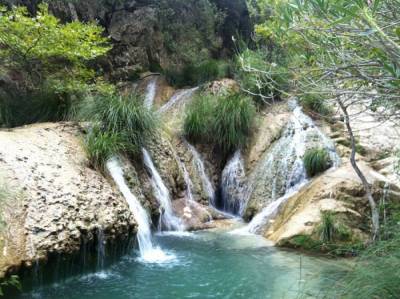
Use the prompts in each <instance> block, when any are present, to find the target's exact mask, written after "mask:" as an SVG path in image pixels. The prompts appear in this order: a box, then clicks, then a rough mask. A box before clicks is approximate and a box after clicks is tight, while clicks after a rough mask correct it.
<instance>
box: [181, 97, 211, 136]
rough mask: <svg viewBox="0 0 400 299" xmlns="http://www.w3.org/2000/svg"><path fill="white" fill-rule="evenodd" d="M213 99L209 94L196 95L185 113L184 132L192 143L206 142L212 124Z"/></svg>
mask: <svg viewBox="0 0 400 299" xmlns="http://www.w3.org/2000/svg"><path fill="white" fill-rule="evenodd" d="M214 108H215V99H214V98H213V97H212V96H211V95H209V94H198V95H196V96H195V97H194V99H193V101H192V104H191V105H189V107H188V108H187V111H186V117H185V121H184V132H185V135H186V137H187V138H188V139H190V140H192V141H196V140H198V141H203V142H204V141H208V140H209V139H210V133H211V131H210V128H211V127H210V126H211V125H212V123H213V113H214Z"/></svg>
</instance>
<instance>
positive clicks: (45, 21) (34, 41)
mask: <svg viewBox="0 0 400 299" xmlns="http://www.w3.org/2000/svg"><path fill="white" fill-rule="evenodd" d="M0 12H1V13H0V43H1V45H2V47H1V48H0V53H1V55H2V56H3V57H9V58H11V59H18V60H21V59H22V60H23V61H27V60H40V61H41V62H44V63H51V61H50V59H52V58H54V59H55V58H58V59H60V58H63V59H66V60H68V61H69V62H71V63H74V64H81V63H82V61H88V60H92V59H94V58H96V57H98V56H101V55H104V54H106V53H107V52H108V50H110V48H111V47H110V46H109V45H108V39H107V38H105V37H102V34H103V29H102V28H101V27H100V26H98V25H96V24H94V23H88V24H84V23H81V22H78V21H74V22H71V23H66V24H62V23H60V21H59V20H58V19H57V18H56V17H55V16H53V15H51V14H50V13H49V11H48V6H47V5H46V4H40V5H39V9H38V12H37V15H36V16H35V17H32V16H30V15H29V13H28V10H27V8H26V7H23V6H19V7H13V9H12V10H9V11H7V10H6V8H4V7H2V8H1V10H0ZM16 56H17V57H16Z"/></svg>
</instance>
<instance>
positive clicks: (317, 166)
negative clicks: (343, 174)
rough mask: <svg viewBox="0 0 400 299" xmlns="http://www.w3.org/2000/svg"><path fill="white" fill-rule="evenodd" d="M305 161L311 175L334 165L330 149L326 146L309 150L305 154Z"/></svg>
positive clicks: (307, 170) (308, 173)
mask: <svg viewBox="0 0 400 299" xmlns="http://www.w3.org/2000/svg"><path fill="white" fill-rule="evenodd" d="M303 162H304V167H305V168H306V172H307V175H308V176H309V177H313V176H316V175H317V174H319V173H322V172H324V171H325V170H327V169H328V168H330V167H331V166H332V161H331V160H330V158H329V154H328V151H327V150H326V149H324V148H312V149H309V150H307V151H306V153H305V154H304V158H303Z"/></svg>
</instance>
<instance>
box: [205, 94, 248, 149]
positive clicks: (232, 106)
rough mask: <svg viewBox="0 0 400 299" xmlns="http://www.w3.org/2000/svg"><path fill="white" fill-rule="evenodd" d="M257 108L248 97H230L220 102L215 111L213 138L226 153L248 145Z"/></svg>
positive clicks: (235, 95) (221, 99) (236, 95)
mask: <svg viewBox="0 0 400 299" xmlns="http://www.w3.org/2000/svg"><path fill="white" fill-rule="evenodd" d="M255 112H256V110H255V107H254V105H253V103H252V101H251V99H249V98H248V97H243V96H242V95H240V94H234V95H229V96H227V97H222V98H220V99H219V100H218V102H217V105H216V107H215V111H214V121H213V130H212V131H211V132H212V136H213V138H214V142H215V144H217V145H218V146H219V148H220V149H221V150H222V152H224V153H230V152H232V151H234V150H235V149H237V148H239V147H241V146H243V145H244V144H245V143H246V138H247V137H248V136H249V134H250V132H251V127H252V125H253V120H254V116H255Z"/></svg>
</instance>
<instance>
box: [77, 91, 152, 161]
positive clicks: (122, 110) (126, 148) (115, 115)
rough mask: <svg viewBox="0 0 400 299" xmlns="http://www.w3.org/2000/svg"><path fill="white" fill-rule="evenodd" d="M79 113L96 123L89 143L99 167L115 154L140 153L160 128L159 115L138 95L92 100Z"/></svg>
mask: <svg viewBox="0 0 400 299" xmlns="http://www.w3.org/2000/svg"><path fill="white" fill-rule="evenodd" d="M79 115H80V118H81V119H83V120H87V121H92V122H93V123H94V124H95V127H94V129H93V130H92V132H91V133H90V134H89V136H88V137H87V140H86V143H85V144H86V150H87V152H88V156H89V158H90V160H91V162H92V164H93V165H94V166H96V167H102V166H103V165H104V162H105V161H106V160H107V159H108V158H110V156H111V155H115V154H118V153H121V152H126V153H130V154H137V153H139V152H140V149H141V148H142V147H143V146H144V145H145V144H146V142H147V141H148V139H149V138H151V137H152V136H153V135H154V133H155V131H156V125H157V121H156V117H155V115H154V113H153V112H152V111H150V110H148V109H146V108H145V107H144V106H143V101H142V100H141V99H140V97H139V96H138V95H132V96H128V97H122V96H118V95H112V96H105V97H99V98H95V99H90V100H88V101H87V102H85V104H84V105H83V106H82V107H81V110H80V113H79Z"/></svg>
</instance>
